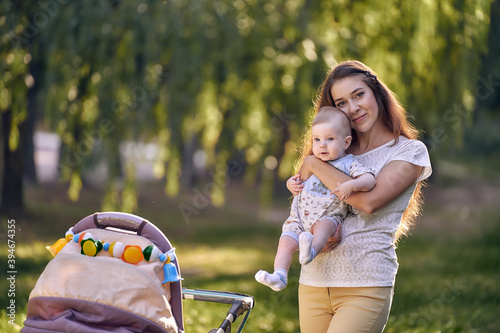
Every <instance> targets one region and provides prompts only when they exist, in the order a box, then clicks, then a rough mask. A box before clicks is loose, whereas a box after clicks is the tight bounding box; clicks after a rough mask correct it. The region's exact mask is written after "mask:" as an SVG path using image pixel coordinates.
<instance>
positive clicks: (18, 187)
mask: <svg viewBox="0 0 500 333" xmlns="http://www.w3.org/2000/svg"><path fill="white" fill-rule="evenodd" d="M12 113H13V112H12V109H10V108H9V109H8V110H6V111H5V112H3V113H2V144H3V154H4V159H3V162H4V165H3V184H2V200H1V204H0V211H1V212H3V213H15V212H20V211H23V210H24V193H23V192H24V191H23V176H24V160H25V153H26V143H27V142H28V140H27V125H28V124H27V123H28V122H27V121H25V122H23V123H21V124H20V125H19V145H18V146H17V149H16V150H14V151H12V150H11V149H10V148H9V135H10V129H11V126H12ZM30 138H32V136H31V137H30Z"/></svg>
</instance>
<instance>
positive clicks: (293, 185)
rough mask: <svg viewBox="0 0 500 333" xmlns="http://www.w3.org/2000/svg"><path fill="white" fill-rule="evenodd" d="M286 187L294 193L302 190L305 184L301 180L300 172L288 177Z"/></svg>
mask: <svg viewBox="0 0 500 333" xmlns="http://www.w3.org/2000/svg"><path fill="white" fill-rule="evenodd" d="M286 188H287V189H288V190H289V191H290V192H292V194H293V195H297V194H299V193H300V192H302V189H303V188H304V185H302V181H301V180H300V174H298V175H295V176H292V177H290V178H288V180H287V181H286Z"/></svg>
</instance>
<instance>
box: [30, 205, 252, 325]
mask: <svg viewBox="0 0 500 333" xmlns="http://www.w3.org/2000/svg"><path fill="white" fill-rule="evenodd" d="M48 249H49V250H50V251H51V252H52V254H53V255H54V259H53V260H52V261H50V262H49V263H48V264H47V266H46V267H45V270H44V271H43V273H42V274H41V276H40V277H39V279H38V281H37V283H36V285H35V287H34V288H33V290H32V292H31V294H30V298H29V301H28V308H27V319H26V321H25V322H24V327H23V328H22V329H21V332H22V333H42V332H89V333H90V332H91V333H103V332H117V333H122V332H123V333H125V332H126V333H129V332H158V333H165V332H169V333H182V332H184V322H183V312H182V300H183V299H192V300H196V301H207V302H217V303H224V304H231V307H230V309H229V311H228V313H227V316H226V318H225V319H224V320H223V321H222V324H221V325H220V327H219V328H218V329H212V330H210V332H209V333H226V332H231V324H232V323H234V321H235V320H236V319H237V318H238V317H239V316H242V315H244V316H243V317H242V319H241V321H240V325H239V327H238V329H237V331H236V332H241V331H242V330H243V326H244V325H245V323H246V321H247V319H248V316H249V315H250V311H251V310H252V308H253V306H254V299H253V297H252V296H248V295H244V294H239V293H232V292H220V291H210V290H192V289H186V288H182V286H181V280H182V278H181V276H180V270H179V263H178V260H177V258H176V255H175V249H174V248H172V245H171V243H170V242H169V240H168V239H167V237H165V235H164V234H163V233H162V232H161V231H160V230H159V229H158V228H157V227H156V226H155V225H153V224H152V223H150V222H149V221H147V220H145V219H143V218H141V217H139V216H136V215H132V214H126V213H119V212H104V213H95V214H92V215H89V216H87V217H85V218H84V219H82V220H81V221H80V222H78V223H77V224H76V225H75V226H74V227H72V228H70V230H68V232H67V233H66V235H65V238H61V239H60V240H59V241H57V242H56V243H55V244H54V245H53V246H51V247H48Z"/></svg>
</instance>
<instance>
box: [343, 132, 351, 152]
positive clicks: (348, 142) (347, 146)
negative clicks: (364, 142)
mask: <svg viewBox="0 0 500 333" xmlns="http://www.w3.org/2000/svg"><path fill="white" fill-rule="evenodd" d="M351 142H352V136H350V135H348V136H346V137H345V142H344V150H347V148H349V146H350V145H351Z"/></svg>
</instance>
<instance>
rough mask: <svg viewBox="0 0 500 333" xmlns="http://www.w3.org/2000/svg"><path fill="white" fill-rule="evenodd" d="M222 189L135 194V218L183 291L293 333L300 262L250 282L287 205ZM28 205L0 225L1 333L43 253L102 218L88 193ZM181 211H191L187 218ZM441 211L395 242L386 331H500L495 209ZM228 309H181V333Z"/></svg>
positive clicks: (269, 253) (250, 327) (499, 239)
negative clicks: (278, 282)
mask: <svg viewBox="0 0 500 333" xmlns="http://www.w3.org/2000/svg"><path fill="white" fill-rule="evenodd" d="M450 186H451V185H450ZM453 186H460V184H458V185H457V184H453ZM228 191H230V193H231V195H230V196H228V197H229V198H228V203H227V204H226V206H225V207H224V208H221V209H217V208H214V207H208V206H203V205H200V204H199V202H198V206H196V205H195V204H196V201H194V200H195V197H194V196H192V195H190V193H185V194H183V195H181V196H180V197H179V198H177V199H168V198H165V197H164V196H163V195H162V194H161V191H157V190H155V189H153V190H150V191H148V192H144V193H143V194H141V196H140V202H139V207H140V208H141V209H140V211H139V212H138V215H142V216H143V217H145V218H147V219H149V220H150V221H152V222H153V223H155V224H156V225H157V226H158V227H160V228H161V229H162V230H163V231H164V233H165V234H166V235H167V236H168V237H169V239H170V240H171V241H172V243H173V245H174V246H175V247H176V248H177V253H178V257H179V261H180V264H181V269H182V275H183V277H184V279H185V280H184V282H183V285H184V286H185V287H187V288H192V289H195V288H199V289H214V290H227V291H234V292H240V293H246V294H250V295H252V296H254V297H255V299H256V307H255V309H254V310H253V311H252V314H251V315H250V318H249V321H248V323H247V325H246V327H245V330H244V331H245V332H299V323H298V309H297V287H298V273H299V269H300V268H299V265H298V264H297V261H298V260H294V265H293V267H292V268H291V273H290V277H289V285H288V287H287V288H286V289H285V290H284V291H282V292H279V293H276V292H273V291H271V290H270V289H268V288H266V287H264V286H261V285H260V284H258V283H256V282H255V280H254V277H253V276H254V274H255V272H256V271H257V270H259V269H261V268H266V269H270V268H271V267H272V262H273V257H274V251H275V246H276V243H277V238H278V236H279V234H280V225H281V223H280V221H281V220H283V219H285V218H286V216H287V214H288V212H287V210H286V199H282V200H279V201H280V202H279V203H277V204H278V205H279V207H278V209H276V210H273V211H271V210H269V209H268V210H261V209H259V207H258V205H257V204H256V203H255V202H256V201H258V200H254V201H255V202H253V201H252V200H251V199H250V200H249V199H248V198H251V197H252V193H251V190H241V189H240V188H239V187H238V186H237V185H236V184H233V185H231V186H230V187H229V188H228ZM48 193H50V194H51V195H50V196H49V195H47V194H48ZM242 193H244V194H242ZM191 194H193V193H191ZM26 197H27V202H28V203H29V210H28V211H29V213H27V214H24V215H19V216H7V217H2V226H1V228H2V229H1V230H0V233H1V234H2V235H3V236H2V249H1V251H0V262H2V263H6V262H7V260H8V258H7V255H8V252H7V246H6V245H4V244H6V243H5V242H4V239H5V235H6V234H7V227H6V225H7V224H6V222H5V221H7V219H15V220H16V236H15V241H16V248H15V256H16V258H15V260H16V262H15V264H16V270H17V274H16V286H15V293H16V295H15V297H14V299H15V301H16V312H15V314H16V320H15V324H16V325H12V324H10V323H9V322H8V321H9V320H10V318H9V317H8V316H7V314H8V312H7V310H8V309H7V305H8V304H9V302H10V299H11V297H9V296H8V293H7V292H5V291H7V290H8V289H9V282H8V280H7V276H5V275H6V270H5V269H4V270H3V272H2V274H3V275H2V277H1V281H0V288H1V290H2V293H1V294H0V301H1V304H2V310H1V321H0V331H1V332H5V333H10V332H18V331H19V329H20V328H21V327H22V323H23V321H24V319H25V312H26V303H27V300H28V296H29V292H30V291H31V289H32V288H33V286H34V284H35V283H36V280H37V279H38V276H39V274H40V273H41V272H42V271H43V269H44V267H45V266H46V264H47V263H48V261H49V260H50V255H49V253H48V252H47V251H46V250H45V246H46V245H48V244H51V243H52V242H53V241H55V240H56V239H57V238H59V237H62V235H63V234H64V232H65V231H66V230H67V229H68V227H70V226H71V225H73V224H75V223H76V222H77V221H78V220H79V219H80V218H82V217H84V216H86V215H88V214H91V213H93V212H94V211H98V210H99V199H100V194H99V193H98V192H95V191H92V190H85V191H84V192H83V193H82V200H81V201H80V202H78V203H72V202H70V201H68V200H67V199H65V196H64V193H61V188H59V187H57V186H55V187H53V188H51V189H47V188H46V187H45V188H43V187H31V188H29V189H28V192H27V195H26ZM430 197H431V198H432V195H430ZM198 199H199V198H198ZM277 201H278V200H277ZM181 204H184V205H189V206H190V207H197V208H198V209H196V212H195V213H192V214H191V215H190V216H188V218H186V216H183V215H182V214H181V212H180V210H179V207H180V205H181ZM446 207H447V206H445V205H444V204H442V203H441V202H440V201H439V200H434V199H433V200H432V201H431V202H429V201H428V204H427V206H426V207H425V210H424V216H423V217H422V219H421V221H420V224H421V225H420V227H419V228H418V229H417V230H416V231H415V232H414V234H413V235H412V236H411V237H409V238H407V239H405V240H404V241H402V242H401V243H400V244H399V248H398V257H399V261H400V269H399V273H398V277H397V282H396V289H395V297H394V300H393V306H392V310H391V316H390V318H389V322H388V325H387V328H386V332H389V333H395V332H398V333H399V332H414V333H416V332H426V333H428V332H498V331H499V327H500V318H499V316H498V314H497V313H498V309H499V305H500V285H499V283H498V281H499V278H500V265H499V263H500V260H499V259H500V214H499V213H500V207H496V206H495V205H487V206H484V205H476V206H471V207H470V208H468V210H467V211H466V213H467V214H465V213H464V210H453V209H451V208H450V209H448V208H446ZM2 267H5V266H2ZM227 310H228V306H226V305H219V304H213V303H203V302H195V301H187V300H186V301H184V317H185V324H186V331H187V332H188V333H189V332H208V331H209V330H210V329H211V328H214V327H217V326H218V325H219V324H220V323H221V322H222V320H223V318H224V317H225V314H226V312H227Z"/></svg>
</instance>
